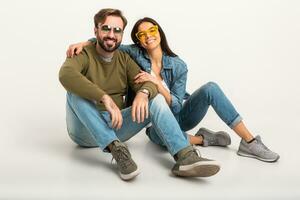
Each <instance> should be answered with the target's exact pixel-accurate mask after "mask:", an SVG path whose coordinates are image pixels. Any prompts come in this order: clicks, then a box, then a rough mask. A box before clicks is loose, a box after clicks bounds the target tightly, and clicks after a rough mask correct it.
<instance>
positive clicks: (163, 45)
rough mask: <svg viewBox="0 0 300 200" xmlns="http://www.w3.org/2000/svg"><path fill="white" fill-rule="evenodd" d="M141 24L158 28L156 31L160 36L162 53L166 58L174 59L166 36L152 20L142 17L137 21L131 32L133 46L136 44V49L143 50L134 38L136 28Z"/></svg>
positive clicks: (174, 55)
mask: <svg viewBox="0 0 300 200" xmlns="http://www.w3.org/2000/svg"><path fill="white" fill-rule="evenodd" d="M143 22H150V23H152V24H153V25H157V26H158V31H159V34H160V38H161V42H160V46H161V49H162V51H163V52H164V53H165V54H167V55H168V56H171V57H176V56H177V55H176V54H175V53H174V52H173V51H172V50H171V49H170V47H169V45H168V42H167V38H166V35H165V33H164V31H163V30H162V28H161V26H160V25H159V24H158V23H157V22H156V21H155V20H154V19H152V18H149V17H144V18H142V19H139V20H138V21H137V22H136V23H135V24H134V26H133V28H132V30H131V39H132V41H133V42H134V44H136V45H137V46H138V47H140V48H143V47H142V46H141V45H140V43H139V40H138V39H137V37H136V36H135V34H136V33H137V32H138V28H139V26H140V24H141V23H143Z"/></svg>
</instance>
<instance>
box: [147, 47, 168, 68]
mask: <svg viewBox="0 0 300 200" xmlns="http://www.w3.org/2000/svg"><path fill="white" fill-rule="evenodd" d="M143 56H144V57H145V58H146V59H147V60H148V61H149V62H148V63H147V66H145V67H146V69H145V70H146V71H147V72H150V71H151V61H150V57H149V55H148V53H147V52H146V51H145V50H143ZM162 69H163V70H165V69H172V64H171V62H170V59H169V57H168V56H167V55H166V53H165V52H163V56H162ZM163 70H162V71H163Z"/></svg>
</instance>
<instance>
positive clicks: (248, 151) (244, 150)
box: [237, 135, 280, 162]
mask: <svg viewBox="0 0 300 200" xmlns="http://www.w3.org/2000/svg"><path fill="white" fill-rule="evenodd" d="M237 154H238V155H240V156H246V157H250V158H256V159H258V160H261V161H265V162H275V161H277V160H278V159H279V157H280V156H279V155H278V154H277V153H275V152H273V151H271V150H270V149H268V147H266V146H265V145H264V143H263V142H262V141H261V138H260V136H259V135H258V136H256V137H255V140H254V141H253V142H251V143H250V144H248V143H247V142H246V141H245V140H243V139H242V140H241V142H240V146H239V150H238V152H237Z"/></svg>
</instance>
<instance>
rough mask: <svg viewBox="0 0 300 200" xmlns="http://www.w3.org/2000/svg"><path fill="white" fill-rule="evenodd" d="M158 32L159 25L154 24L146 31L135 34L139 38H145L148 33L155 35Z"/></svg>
mask: <svg viewBox="0 0 300 200" xmlns="http://www.w3.org/2000/svg"><path fill="white" fill-rule="evenodd" d="M157 33H158V26H157V25H154V26H152V27H150V28H149V29H147V30H145V31H139V32H137V33H136V34H135V36H136V38H137V39H138V40H140V41H141V40H145V38H146V36H147V34H149V35H151V36H155V35H156V34H157Z"/></svg>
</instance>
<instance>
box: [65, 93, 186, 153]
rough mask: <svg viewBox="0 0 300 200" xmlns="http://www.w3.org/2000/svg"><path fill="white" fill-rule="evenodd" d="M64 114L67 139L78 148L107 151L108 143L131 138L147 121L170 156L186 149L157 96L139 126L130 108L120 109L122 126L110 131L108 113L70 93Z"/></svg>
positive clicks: (171, 118)
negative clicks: (93, 148)
mask: <svg viewBox="0 0 300 200" xmlns="http://www.w3.org/2000/svg"><path fill="white" fill-rule="evenodd" d="M66 112H67V113H66V118H67V129H68V133H69V136H70V137H71V139H72V140H73V141H74V142H75V143H77V144H78V145H80V146H84V147H100V148H101V149H102V150H103V151H107V146H108V145H109V144H110V143H111V142H113V141H114V140H120V141H122V142H124V141H126V140H128V139H130V138H131V137H133V136H134V135H135V134H137V133H138V132H139V131H140V130H141V129H143V128H144V127H145V126H146V125H147V124H148V123H150V122H151V123H152V127H153V128H154V129H155V131H156V133H157V137H159V139H160V140H161V141H163V142H164V144H165V146H167V148H168V150H169V152H170V154H171V155H172V156H174V155H175V154H176V153H177V152H178V151H180V150H181V149H183V148H185V147H187V146H189V142H188V140H187V139H186V138H185V137H184V134H183V132H182V130H181V129H180V126H179V124H178V122H177V121H176V119H175V117H174V115H173V114H172V112H171V110H170V108H169V106H168V105H167V103H166V101H165V99H164V97H163V96H162V95H160V94H158V95H157V96H156V97H155V98H153V99H152V100H150V101H149V115H150V116H149V117H148V119H145V121H144V122H142V123H137V122H133V121H132V117H131V107H128V108H126V109H123V110H121V113H122V117H123V124H122V127H121V128H120V129H119V130H115V129H113V128H111V119H110V114H109V113H108V112H107V111H101V112H99V111H98V110H97V108H96V105H95V104H94V103H93V102H92V101H89V100H86V99H84V98H81V97H79V96H77V95H75V94H72V93H70V92H68V93H67V105H66Z"/></svg>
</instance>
